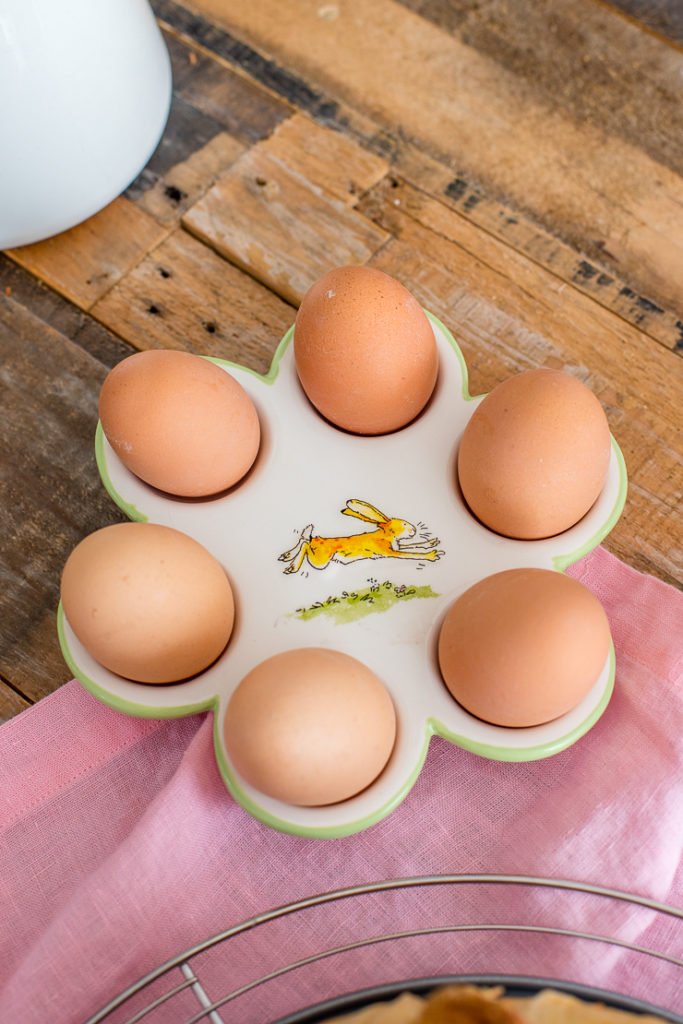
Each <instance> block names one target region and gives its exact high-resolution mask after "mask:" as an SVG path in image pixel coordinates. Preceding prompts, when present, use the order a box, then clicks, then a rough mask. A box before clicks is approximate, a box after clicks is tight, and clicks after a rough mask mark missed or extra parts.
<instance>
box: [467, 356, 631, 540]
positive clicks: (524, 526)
mask: <svg viewBox="0 0 683 1024" xmlns="http://www.w3.org/2000/svg"><path fill="white" fill-rule="evenodd" d="M610 449H611V439H610V431H609V425H608V423H607V417H606V416H605V413H604V410H603V408H602V406H601V405H600V402H599V401H598V399H597V398H596V397H595V395H594V394H593V393H592V392H591V391H590V390H589V389H588V388H587V387H586V386H585V384H582V383H581V381H579V380H577V379H576V378H575V377H571V376H570V375H569V374H567V373H562V372H561V371H559V370H547V369H541V370H528V371H526V372H524V373H519V374H517V375H516V376H514V377H510V378H509V379H508V380H506V381H503V383H502V384H499V385H498V387H496V388H494V389H493V391H491V393H490V394H489V395H487V396H486V398H484V399H483V401H482V402H481V403H480V404H479V405H478V406H477V408H476V409H475V411H474V413H473V415H472V417H471V419H470V421H469V423H468V424H467V427H466V428H465V431H464V434H463V437H462V441H461V444H460V449H459V452H458V480H459V483H460V487H461V489H462V493H463V497H464V498H465V501H466V502H467V504H468V506H469V508H470V509H471V511H472V512H473V513H474V515H475V516H476V517H477V518H478V519H480V520H481V522H482V523H484V525H485V526H488V527H489V528H490V529H491V530H495V531H496V532H497V533H501V534H503V535H504V536H506V537H515V538H519V539H527V540H537V539H540V538H542V537H551V536H553V535H554V534H557V533H562V532H563V531H564V530H568V529H569V527H570V526H573V525H574V524H575V523H577V522H578V521H579V519H581V518H582V517H583V516H584V515H585V514H586V512H588V510H589V509H590V507H591V506H592V505H593V503H594V502H595V501H596V499H597V498H598V496H599V494H600V492H601V490H602V488H603V486H604V483H605V478H606V475H607V469H608V465H609V460H610Z"/></svg>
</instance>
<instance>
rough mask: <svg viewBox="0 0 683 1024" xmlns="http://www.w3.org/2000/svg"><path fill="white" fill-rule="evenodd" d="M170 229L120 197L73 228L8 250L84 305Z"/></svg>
mask: <svg viewBox="0 0 683 1024" xmlns="http://www.w3.org/2000/svg"><path fill="white" fill-rule="evenodd" d="M166 233H167V231H166V229H165V228H163V227H162V226H161V225H159V224H158V223H157V222H156V221H155V220H154V219H153V218H152V217H150V216H149V214H147V213H145V212H144V210H140V209H138V208H137V207H136V206H135V205H134V204H133V203H132V202H130V201H129V200H128V199H123V198H118V199H115V200H114V202H113V203H110V204H109V205H108V206H106V207H105V208H104V209H103V210H101V211H100V212H99V213H97V214H95V216H94V217H90V218H88V220H86V221H83V223H82V224H78V225H77V226H76V227H74V228H71V229H70V230H69V231H63V232H62V233H61V234H59V235H55V236H54V237H53V238H47V239H45V241H43V242H36V243H35V244H34V245H25V246H21V247H20V248H18V249H10V250H8V251H7V254H8V256H10V257H11V259H13V260H15V261H16V262H17V263H19V264H20V266H22V267H24V268H25V269H26V270H29V271H30V272H31V273H32V274H33V275H34V276H35V277H37V278H39V279H40V280H41V281H44V282H45V283H46V284H49V285H50V287H51V288H54V289H55V291H58V292H59V293H60V294H61V295H64V296H66V298H68V299H69V300H70V301H71V302H73V303H75V304H76V305H77V306H79V307H80V308H81V309H89V308H90V306H92V305H93V303H94V302H96V301H97V299H98V298H100V296H101V295H104V293H105V292H106V291H108V290H109V288H111V287H112V285H113V284H115V283H116V282H117V281H118V280H120V279H121V277H123V275H124V274H125V273H126V272H127V271H128V270H130V269H131V267H133V266H135V264H136V263H137V262H138V260H140V259H142V257H143V256H144V255H145V253H146V252H149V250H150V249H152V248H153V247H154V246H155V245H157V244H158V243H159V242H160V241H161V239H162V238H163V237H164V235H165V234H166Z"/></svg>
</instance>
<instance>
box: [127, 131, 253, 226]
mask: <svg viewBox="0 0 683 1024" xmlns="http://www.w3.org/2000/svg"><path fill="white" fill-rule="evenodd" d="M242 152H243V146H241V145H240V143H239V142H237V141H236V140H235V139H233V137H232V136H231V135H228V134H227V132H220V133H219V134H218V135H215V136H214V137H213V138H212V139H211V141H210V142H207V143H206V145H205V146H202V147H201V149H198V150H197V151H196V152H194V153H192V155H191V156H189V157H188V158H187V160H184V161H181V162H180V163H177V164H174V165H173V166H172V167H170V168H169V170H168V171H167V172H166V173H165V174H163V175H160V176H159V177H158V178H156V180H155V181H154V184H153V185H152V186H151V187H150V188H148V189H146V190H145V191H143V192H142V193H141V194H140V195H139V198H138V200H137V204H138V206H139V207H140V208H141V209H142V210H145V212H146V213H149V214H150V216H152V217H154V219H155V220H157V221H159V223H160V224H164V225H165V226H166V227H169V228H173V227H177V226H178V225H179V224H180V220H181V217H182V216H183V214H184V213H185V211H186V210H188V209H189V208H190V207H191V206H193V205H194V203H196V202H197V200H198V199H201V197H202V196H203V195H204V193H205V192H207V191H208V190H209V189H210V188H211V187H212V185H214V184H215V183H216V181H217V180H218V179H219V178H220V177H221V176H222V175H223V174H224V173H225V172H226V171H227V170H228V168H229V167H231V166H232V164H233V163H234V162H235V160H237V159H238V157H239V156H240V155H241V154H242Z"/></svg>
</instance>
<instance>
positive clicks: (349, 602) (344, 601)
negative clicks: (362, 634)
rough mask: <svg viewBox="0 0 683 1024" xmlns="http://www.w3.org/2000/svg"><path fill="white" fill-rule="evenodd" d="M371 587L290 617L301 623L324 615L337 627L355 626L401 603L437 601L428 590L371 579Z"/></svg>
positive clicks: (431, 591) (348, 592)
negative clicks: (430, 599)
mask: <svg viewBox="0 0 683 1024" xmlns="http://www.w3.org/2000/svg"><path fill="white" fill-rule="evenodd" d="M368 582H369V584H370V586H369V587H365V589H363V590H353V591H349V590H342V592H341V594H340V595H339V596H336V595H330V596H329V597H328V598H326V599H325V600H324V601H314V602H313V604H311V605H309V606H308V607H307V608H297V609H296V611H295V612H294V613H293V614H294V615H296V617H297V618H298V619H302V620H303V621H304V622H306V621H308V620H309V619H314V618H315V617H316V616H317V615H327V616H328V617H329V618H331V619H334V620H335V622H337V623H339V624H340V625H341V624H343V623H345V622H356V621H357V620H358V619H362V618H363V616H365V615H372V614H375V613H377V612H386V611H388V610H389V609H390V608H393V606H394V605H395V604H398V603H399V602H400V601H412V600H413V599H414V598H418V597H438V596H439V595H438V594H437V593H435V592H434V591H433V590H432V588H431V587H430V586H424V587H414V586H407V585H406V584H395V583H392V582H391V581H390V580H384V582H383V583H378V582H377V580H374V579H370V580H369V581H368Z"/></svg>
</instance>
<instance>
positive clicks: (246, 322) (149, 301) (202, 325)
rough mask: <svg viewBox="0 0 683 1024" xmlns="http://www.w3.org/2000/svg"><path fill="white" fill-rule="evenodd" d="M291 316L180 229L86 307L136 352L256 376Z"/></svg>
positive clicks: (274, 299) (285, 307)
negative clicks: (222, 364) (152, 351)
mask: <svg viewBox="0 0 683 1024" xmlns="http://www.w3.org/2000/svg"><path fill="white" fill-rule="evenodd" d="M295 312H296V311H295V310H294V309H293V308H292V307H291V306H289V305H287V304H286V303H285V302H283V301H282V300H281V299H279V298H278V297H277V296H276V295H273V294H272V292H270V291H268V290H267V289H265V288H264V287H262V285H260V284H259V283H258V282H256V281H255V280H253V279H252V278H251V277H249V276H248V275H247V274H245V273H244V272H243V271H241V270H239V269H238V268H237V267H234V266H232V265H231V264H230V263H228V262H227V261H226V260H224V259H221V257H220V256H218V255H217V254H216V253H215V252H213V251H212V250H211V249H209V248H207V247H206V246H204V245H202V244H201V243H200V242H198V241H197V240H196V239H195V238H193V237H192V236H191V235H189V234H188V233H187V232H185V231H183V230H182V229H180V230H177V231H174V232H173V233H172V234H171V235H169V237H168V238H167V239H166V240H165V241H164V242H162V244H161V245H160V246H159V247H158V248H157V249H155V251H154V252H153V253H152V254H150V255H149V256H148V257H147V258H146V259H144V260H142V262H141V263H139V264H138V266H137V267H136V268H135V269H134V270H133V271H131V273H129V274H128V275H127V276H126V277H125V278H124V280H123V281H121V282H120V283H119V284H118V285H116V287H115V288H112V290H111V291H110V292H109V293H108V294H107V295H106V296H105V297H104V298H103V299H102V300H101V301H100V302H98V303H97V304H96V305H95V306H94V307H93V309H92V314H93V316H95V317H97V318H98V319H99V320H100V321H101V322H102V323H104V324H106V325H107V326H108V327H109V328H110V329H111V330H113V331H115V332H116V333H117V334H119V335H121V337H123V338H125V339H126V340H127V341H128V342H129V344H130V345H132V346H133V347H134V348H136V349H147V348H181V349H187V350H188V351H190V352H197V353H199V354H202V355H210V356H217V357H219V358H221V359H229V360H231V361H233V362H239V363H240V364H242V365H245V366H248V367H249V368H250V369H252V370H256V371H257V372H260V373H265V372H267V370H268V368H269V366H270V363H271V359H272V357H273V353H274V351H275V348H276V347H277V344H278V342H279V341H280V338H281V337H282V335H283V334H284V333H285V331H286V330H287V328H288V327H289V326H290V324H291V323H292V321H293V319H294V315H295Z"/></svg>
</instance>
